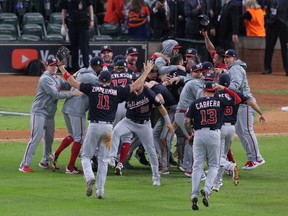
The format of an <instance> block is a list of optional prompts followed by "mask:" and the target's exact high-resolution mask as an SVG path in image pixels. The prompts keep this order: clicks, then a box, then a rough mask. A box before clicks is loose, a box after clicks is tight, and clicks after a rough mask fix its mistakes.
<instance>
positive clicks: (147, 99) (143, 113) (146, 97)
mask: <svg viewBox="0 0 288 216" xmlns="http://www.w3.org/2000/svg"><path fill="white" fill-rule="evenodd" d="M153 105H155V106H160V105H161V102H160V99H159V98H158V97H157V96H156V93H155V92H153V91H152V90H151V89H149V88H146V87H144V89H143V91H142V93H140V94H139V95H136V94H135V92H132V93H131V94H130V95H129V97H128V99H127V103H126V108H127V112H126V117H127V118H129V119H131V120H133V121H145V120H149V119H150V116H151V109H152V106H153Z"/></svg>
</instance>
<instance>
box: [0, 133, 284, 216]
mask: <svg viewBox="0 0 288 216" xmlns="http://www.w3.org/2000/svg"><path fill="white" fill-rule="evenodd" d="M287 142H288V137H287V136H279V137H278V136H277V137H259V145H260V149H261V153H262V155H263V156H264V158H265V160H266V164H265V165H263V166H261V167H258V168H257V169H255V170H253V171H243V170H240V173H239V174H240V183H239V185H238V186H237V187H235V186H234V185H233V183H232V181H231V178H230V177H229V176H227V175H225V176H224V185H223V186H222V187H221V189H220V191H219V192H218V193H213V194H212V196H211V199H210V206H209V208H206V207H204V206H203V205H202V203H201V202H200V203H199V205H200V210H199V211H198V212H192V210H191V203H190V198H189V193H190V192H191V183H189V182H188V180H189V178H187V177H185V176H184V175H183V173H182V172H180V171H178V170H177V169H176V167H172V170H171V173H170V174H169V175H164V176H162V185H161V187H153V186H152V181H151V170H150V169H149V167H144V166H142V165H140V164H139V163H138V162H137V161H136V160H135V158H134V157H133V160H132V162H131V163H132V165H134V166H136V169H135V170H124V171H123V174H124V175H123V176H115V175H114V173H113V170H112V169H109V172H108V176H107V182H106V186H105V198H104V199H103V200H97V199H96V198H95V193H94V194H93V195H92V197H86V195H85V183H84V179H83V176H72V175H67V174H65V173H64V169H65V165H66V164H67V162H68V157H69V153H70V148H69V149H67V150H66V151H64V152H63V154H62V155H61V156H60V158H59V161H58V164H59V165H60V168H61V169H60V170H59V171H57V172H52V171H47V170H42V169H41V168H39V167H38V166H37V164H38V162H39V161H40V159H41V155H42V149H43V148H42V143H41V144H40V145H39V147H38V148H37V151H36V154H35V157H34V160H33V162H32V165H31V168H32V169H33V171H34V172H33V173H21V172H19V171H18V166H19V163H20V161H21V159H22V157H23V154H24V151H25V148H26V143H13V142H7V143H0V148H1V151H0V164H1V173H0V188H1V190H0V203H1V205H0V212H1V215H71V216H72V215H85V216H86V215H101V216H106V215H107V216H108V215H109V216H110V215H117V216H118V215H120V216H121V215H123V216H124V215H125V216H127V215H149V216H150V215H157V216H161V215H163V216H164V215H165V216H167V215H175V216H178V215H181V216H182V215H193V214H197V215H215V216H218V215H252V214H253V216H257V215H259V216H263V215H287V211H288V206H287V204H286V203H287V197H286V193H287V192H288V184H287V179H288V172H287V171H286V170H287V164H288V158H287ZM58 145H59V142H55V143H54V146H53V149H55V148H56V147H57V146H58ZM232 149H233V153H234V156H235V158H236V160H237V162H238V164H239V166H242V165H243V164H244V163H245V162H246V161H245V153H244V150H243V148H242V146H241V144H240V142H239V140H238V139H236V140H235V142H234V143H233V146H232ZM77 166H79V167H81V165H80V161H79V159H78V161H77ZM202 186H203V182H202V183H201V187H202ZM200 201H201V200H200Z"/></svg>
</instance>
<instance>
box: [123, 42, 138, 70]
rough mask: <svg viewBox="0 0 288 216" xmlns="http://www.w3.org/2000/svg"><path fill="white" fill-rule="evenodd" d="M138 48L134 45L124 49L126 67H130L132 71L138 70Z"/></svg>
mask: <svg viewBox="0 0 288 216" xmlns="http://www.w3.org/2000/svg"><path fill="white" fill-rule="evenodd" d="M138 55H139V53H138V50H137V48H135V47H129V48H127V49H126V61H127V63H128V68H131V69H132V70H133V71H134V72H136V73H138V72H139V70H138V68H137V65H136V63H137V61H138Z"/></svg>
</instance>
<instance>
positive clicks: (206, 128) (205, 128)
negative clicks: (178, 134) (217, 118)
mask: <svg viewBox="0 0 288 216" xmlns="http://www.w3.org/2000/svg"><path fill="white" fill-rule="evenodd" d="M197 130H212V131H215V130H218V129H216V128H208V127H204V128H199V129H197Z"/></svg>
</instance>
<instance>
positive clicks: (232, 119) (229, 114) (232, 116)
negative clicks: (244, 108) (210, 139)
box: [214, 91, 250, 125]
mask: <svg viewBox="0 0 288 216" xmlns="http://www.w3.org/2000/svg"><path fill="white" fill-rule="evenodd" d="M237 94H238V96H239V97H240V98H241V102H240V103H242V104H243V103H246V101H247V100H249V99H250V98H249V97H247V96H244V95H243V94H242V93H240V92H237ZM214 95H215V97H220V98H231V97H230V96H229V94H227V93H226V92H225V91H217V92H215V94H214ZM238 109H239V104H237V105H235V104H231V105H229V106H226V107H225V110H224V117H223V123H224V122H227V123H231V124H232V125H235V124H236V121H237V112H238Z"/></svg>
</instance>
